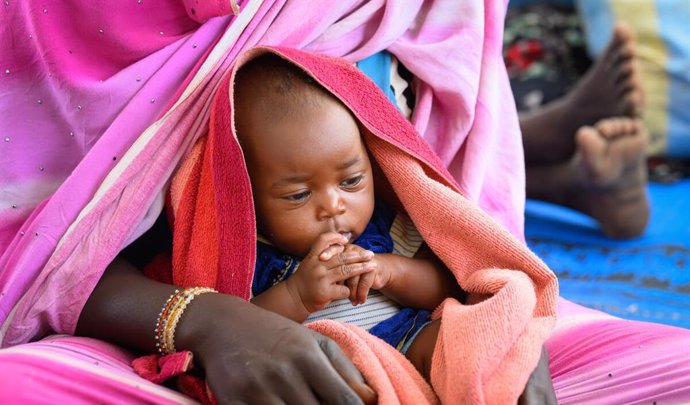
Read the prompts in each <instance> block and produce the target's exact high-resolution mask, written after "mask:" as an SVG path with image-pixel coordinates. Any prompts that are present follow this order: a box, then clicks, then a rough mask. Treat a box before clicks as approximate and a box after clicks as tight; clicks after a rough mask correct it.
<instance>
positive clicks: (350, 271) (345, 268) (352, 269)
mask: <svg viewBox="0 0 690 405" xmlns="http://www.w3.org/2000/svg"><path fill="white" fill-rule="evenodd" d="M376 266H377V264H376V262H374V261H366V262H363V263H352V264H343V265H340V266H337V267H334V268H332V269H331V271H330V272H329V273H328V274H329V276H330V284H336V283H337V282H338V281H345V280H347V279H348V278H352V277H356V276H361V275H362V274H364V273H369V272H371V271H374V270H376ZM343 287H345V286H343ZM345 288H347V287H345ZM348 290H349V289H348Z"/></svg>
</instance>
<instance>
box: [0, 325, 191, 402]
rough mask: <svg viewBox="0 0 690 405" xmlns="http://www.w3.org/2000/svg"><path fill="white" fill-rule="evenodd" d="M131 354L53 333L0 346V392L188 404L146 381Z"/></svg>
mask: <svg viewBox="0 0 690 405" xmlns="http://www.w3.org/2000/svg"><path fill="white" fill-rule="evenodd" d="M132 358H133V356H132V354H130V353H128V352H127V351H125V350H123V349H120V348H118V347H116V346H113V345H111V344H108V343H105V342H102V341H99V340H95V339H88V338H79V337H68V336H53V337H50V338H47V339H44V340H42V341H40V342H35V343H30V344H24V345H19V346H15V347H12V348H9V349H3V350H0V376H2V378H0V392H2V394H1V396H2V401H1V402H3V403H8V404H36V403H52V404H75V405H76V404H122V403H127V404H141V403H150V404H194V403H196V402H195V401H192V400H191V399H189V398H187V397H185V396H183V395H182V394H180V393H177V392H175V391H173V390H171V389H169V388H165V387H163V386H160V385H157V384H154V383H152V382H149V381H146V380H145V379H143V378H141V377H139V376H138V375H136V374H135V373H134V372H133V371H132V368H131V366H130V365H129V364H130V362H131V361H132Z"/></svg>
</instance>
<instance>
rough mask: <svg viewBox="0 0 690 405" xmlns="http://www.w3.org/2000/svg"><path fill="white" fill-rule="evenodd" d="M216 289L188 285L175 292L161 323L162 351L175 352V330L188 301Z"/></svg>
mask: <svg viewBox="0 0 690 405" xmlns="http://www.w3.org/2000/svg"><path fill="white" fill-rule="evenodd" d="M217 292H218V291H216V290H214V289H213V288H208V287H190V288H187V289H185V290H184V291H183V292H182V293H180V294H176V296H175V300H174V303H173V304H172V305H170V307H169V308H170V309H169V311H168V312H167V314H166V316H165V322H164V323H163V325H162V329H161V331H162V333H160V335H162V336H161V338H162V353H164V354H170V353H175V352H176V351H177V350H176V349H175V331H176V330H177V325H178V324H179V322H180V319H181V318H182V315H183V314H184V311H185V310H186V309H187V306H188V305H189V303H190V302H192V301H193V300H194V298H196V297H197V296H199V295H201V294H205V293H217Z"/></svg>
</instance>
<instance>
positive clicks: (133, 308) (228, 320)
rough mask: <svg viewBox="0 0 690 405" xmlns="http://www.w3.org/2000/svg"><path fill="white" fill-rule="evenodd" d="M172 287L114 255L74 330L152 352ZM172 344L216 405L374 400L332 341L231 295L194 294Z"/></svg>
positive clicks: (366, 401) (353, 368) (353, 402)
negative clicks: (193, 365)
mask: <svg viewBox="0 0 690 405" xmlns="http://www.w3.org/2000/svg"><path fill="white" fill-rule="evenodd" d="M174 290H175V287H173V286H171V285H167V284H163V283H158V282H156V281H153V280H151V279H148V278H146V277H145V276H144V275H143V274H142V273H141V272H139V271H138V270H137V269H135V268H134V267H132V266H131V265H130V264H129V263H127V262H125V261H123V260H119V259H117V260H115V261H114V262H113V263H112V264H111V265H110V266H109V268H108V269H107V270H106V272H105V274H104V275H103V277H102V278H101V281H100V282H99V284H98V286H97V287H96V289H95V290H94V292H93V293H92V294H91V296H90V297H89V299H88V301H87V303H86V305H85V306H84V309H83V310H82V313H81V315H80V317H79V323H78V325H77V334H79V335H82V336H90V337H94V338H98V339H103V340H106V341H109V342H112V343H115V344H119V345H122V346H126V347H130V348H133V349H137V350H139V351H143V352H149V353H150V352H153V351H154V350H155V339H154V335H155V334H154V333H153V329H154V328H153V327H154V324H155V322H156V317H157V316H158V312H159V311H160V309H161V307H162V305H163V304H164V303H165V300H166V299H167V298H168V297H169V296H170V294H171V293H172V292H173V291H174ZM175 342H176V347H177V348H178V349H180V350H182V349H189V350H191V351H192V352H193V353H194V354H195V357H196V359H197V364H198V365H200V366H201V367H202V368H203V369H204V370H205V371H206V378H207V381H208V383H209V385H210V387H211V390H212V391H213V394H214V396H215V397H216V399H218V401H219V402H220V403H229V402H235V403H248V404H249V403H287V404H317V403H324V402H325V403H328V404H361V403H362V402H365V403H375V402H376V394H375V393H374V392H373V391H372V390H371V388H369V387H368V386H367V385H366V384H365V383H364V380H363V378H362V376H361V375H360V374H359V372H358V371H357V370H356V369H355V367H354V366H353V365H352V363H350V361H349V360H348V359H347V357H345V356H344V355H343V353H342V352H341V351H340V349H339V348H338V347H337V345H336V344H335V343H333V342H332V341H331V340H329V339H328V338H326V337H324V336H322V335H320V334H317V333H315V332H313V331H310V330H309V329H307V328H305V327H303V326H301V325H299V324H297V323H295V322H292V321H290V320H288V319H286V318H283V317H281V316H279V315H276V314H273V313H270V312H268V311H266V310H263V309H261V308H258V307H256V306H254V305H252V304H250V303H248V302H245V301H243V300H241V299H239V298H236V297H232V296H229V295H223V294H203V295H200V296H198V297H197V298H196V299H195V300H194V301H193V302H192V303H191V304H190V305H189V307H188V308H187V310H186V311H185V313H184V316H183V317H182V318H181V320H180V323H179V326H178V328H177V333H176V337H175Z"/></svg>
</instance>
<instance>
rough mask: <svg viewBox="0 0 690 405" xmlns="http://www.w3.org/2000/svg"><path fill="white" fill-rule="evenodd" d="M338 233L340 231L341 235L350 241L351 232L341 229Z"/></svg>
mask: <svg viewBox="0 0 690 405" xmlns="http://www.w3.org/2000/svg"><path fill="white" fill-rule="evenodd" d="M339 233H340V234H341V235H343V236H344V237H345V239H347V241H348V242H351V241H352V232H343V231H341V232H339Z"/></svg>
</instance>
